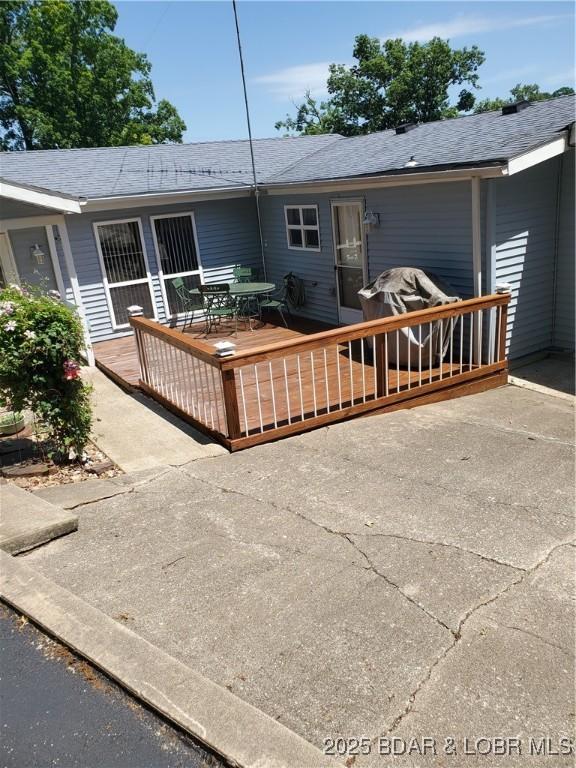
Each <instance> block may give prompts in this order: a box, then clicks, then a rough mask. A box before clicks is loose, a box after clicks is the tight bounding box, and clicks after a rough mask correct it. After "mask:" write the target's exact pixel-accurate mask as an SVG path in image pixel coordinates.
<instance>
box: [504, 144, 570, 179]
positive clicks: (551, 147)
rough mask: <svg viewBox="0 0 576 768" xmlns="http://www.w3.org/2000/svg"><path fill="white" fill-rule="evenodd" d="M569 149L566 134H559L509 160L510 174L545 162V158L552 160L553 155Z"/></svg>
mask: <svg viewBox="0 0 576 768" xmlns="http://www.w3.org/2000/svg"><path fill="white" fill-rule="evenodd" d="M566 149H567V142H566V136H559V137H558V138H557V139H554V140H553V141H549V142H547V143H546V144H542V145H541V146H540V147H536V149H531V150H530V151H529V152H523V153H522V154H521V155H517V156H516V157H513V158H512V159H511V160H509V161H508V175H509V176H512V175H513V174H515V173H520V171H524V170H526V168H531V167H532V166H533V165H538V163H543V162H544V161H545V160H550V158H551V157H556V155H561V154H562V153H563V152H565V151H566Z"/></svg>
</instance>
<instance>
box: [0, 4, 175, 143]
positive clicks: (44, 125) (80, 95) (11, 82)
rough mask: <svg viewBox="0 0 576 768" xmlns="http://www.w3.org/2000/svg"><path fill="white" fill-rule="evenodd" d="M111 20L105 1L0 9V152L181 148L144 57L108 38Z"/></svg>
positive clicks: (112, 14) (114, 18)
mask: <svg viewBox="0 0 576 768" xmlns="http://www.w3.org/2000/svg"><path fill="white" fill-rule="evenodd" d="M117 18H118V13H117V11H116V9H115V7H114V6H113V5H112V3H111V2H108V0H3V2H2V3H0V147H1V148H2V149H53V148H69V147H96V146H121V145H126V144H157V143H163V142H180V141H182V133H183V131H184V130H185V129H186V126H185V124H184V122H183V121H182V119H181V118H180V116H179V115H178V112H177V111H176V109H175V107H174V106H173V105H172V104H170V103H169V102H168V101H165V100H161V101H159V102H158V103H157V104H156V102H155V96H154V90H153V87H152V81H151V80H150V69H151V65H150V62H149V61H148V59H147V58H146V55H145V54H143V53H137V52H136V51H133V50H131V49H130V48H128V46H127V45H126V44H125V42H124V40H122V39H121V38H119V37H117V36H115V35H113V34H112V32H113V31H114V28H115V26H116V21H117Z"/></svg>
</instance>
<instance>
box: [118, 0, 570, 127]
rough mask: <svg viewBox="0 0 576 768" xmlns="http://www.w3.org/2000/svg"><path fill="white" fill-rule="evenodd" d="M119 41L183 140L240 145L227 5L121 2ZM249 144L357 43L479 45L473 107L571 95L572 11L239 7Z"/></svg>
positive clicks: (318, 87)
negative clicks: (179, 122) (174, 118)
mask: <svg viewBox="0 0 576 768" xmlns="http://www.w3.org/2000/svg"><path fill="white" fill-rule="evenodd" d="M115 5H116V7H117V9H118V12H119V19H118V24H117V26H116V30H115V32H116V34H118V35H120V36H121V37H123V38H124V39H125V40H126V43H127V44H128V45H129V46H130V47H131V48H134V49H135V50H137V51H140V52H144V53H146V54H147V55H148V57H149V59H150V61H151V63H152V81H153V84H154V89H155V92H156V97H157V98H158V99H160V98H166V99H168V100H169V101H171V102H172V103H173V104H174V105H175V106H176V107H177V109H178V111H179V112H180V114H181V116H182V117H183V119H184V121H185V122H186V125H187V131H186V134H185V136H184V140H185V141H210V140H217V139H236V138H245V137H246V135H247V127H246V117H245V109H244V98H243V93H242V81H241V76H240V66H239V59H238V50H237V44H236V31H235V26H234V15H233V10H232V3H231V0H220V1H214V2H191V1H190V0H172V1H171V2H166V1H164V2H159V1H157V0H119V2H116V3H115ZM238 16H239V23H240V34H241V39H242V48H243V52H244V65H245V71H246V79H247V87H248V99H249V105H250V114H251V121H252V132H253V135H254V136H255V137H266V136H278V135H281V134H280V133H279V132H278V131H276V130H275V128H274V123H275V122H276V120H278V119H282V118H284V117H285V115H286V113H292V114H293V113H294V112H295V109H294V102H298V101H299V100H301V98H302V97H303V95H304V93H305V91H306V90H307V89H308V90H310V91H311V92H312V94H313V95H315V96H317V97H320V98H321V97H322V96H325V95H326V93H325V83H326V74H327V70H328V65H329V64H330V63H331V62H334V63H341V64H350V63H351V62H352V48H353V43H354V37H355V36H356V35H358V34H362V33H365V34H368V35H370V36H372V37H378V38H380V39H386V38H388V37H402V38H403V39H405V40H418V41H425V40H429V39H430V38H431V37H433V36H435V35H438V36H440V37H442V38H448V39H449V40H450V42H451V44H452V46H453V47H458V48H460V47H463V46H468V47H469V46H471V45H474V44H476V45H478V46H479V47H480V49H481V50H483V51H484V52H485V54H486V61H485V63H484V64H483V65H482V67H481V68H480V70H479V74H480V84H481V86H482V88H481V89H480V90H479V91H477V97H478V98H479V99H481V98H486V97H495V96H506V95H508V92H509V90H510V88H512V87H513V86H514V85H516V84H517V83H519V82H522V83H538V84H539V85H540V87H541V88H542V89H543V90H554V89H556V88H558V87H560V86H563V85H571V86H572V87H574V77H575V76H574V5H573V3H572V2H536V1H534V2H524V1H522V0H518V1H517V2H496V1H490V0H483V1H482V2H435V1H434V0H427V1H425V2H410V0H403V2H384V1H382V0H375V1H374V2H349V1H348V2H347V1H346V0H342V1H340V2H334V1H332V0H324V1H323V2H308V1H307V0H293V1H292V2H276V1H273V0H261V1H259V2H253V1H252V0H238Z"/></svg>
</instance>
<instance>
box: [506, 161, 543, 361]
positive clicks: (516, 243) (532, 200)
mask: <svg viewBox="0 0 576 768" xmlns="http://www.w3.org/2000/svg"><path fill="white" fill-rule="evenodd" d="M557 179H558V160H557V159H556V158H554V159H553V160H549V161H548V162H546V163H542V164H541V165H538V166H536V167H534V168H530V169H528V170H526V171H523V172H522V173H519V174H517V175H515V176H512V177H510V178H508V179H498V180H496V181H494V182H493V183H494V190H495V204H496V225H495V241H496V272H495V282H506V283H510V285H511V286H512V299H511V303H510V310H509V320H508V333H507V339H508V342H507V344H508V352H509V355H510V358H511V359H514V358H519V357H523V356H524V355H529V354H533V353H535V352H538V351H540V350H543V349H547V348H548V347H550V345H551V343H552V317H553V304H554V242H555V226H556V213H555V211H556V193H557Z"/></svg>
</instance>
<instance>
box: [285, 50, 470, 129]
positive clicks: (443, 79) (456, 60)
mask: <svg viewBox="0 0 576 768" xmlns="http://www.w3.org/2000/svg"><path fill="white" fill-rule="evenodd" d="M353 55H354V58H355V59H356V63H355V64H353V65H352V66H350V67H348V66H345V65H343V64H331V65H330V69H329V76H328V83H327V85H328V94H329V98H328V100H326V101H323V102H318V101H316V100H315V99H313V98H312V97H311V96H310V94H309V93H307V94H306V97H305V100H304V102H303V103H302V104H300V105H299V106H297V111H296V115H295V116H294V117H292V116H290V115H287V116H286V118H285V119H284V120H280V121H278V122H277V123H276V128H277V129H279V130H280V129H287V130H288V131H290V132H292V131H293V132H296V133H303V134H315V133H340V134H342V135H344V136H355V135H358V134H364V133H371V132H372V131H381V130H384V129H386V128H391V127H393V126H396V125H400V124H402V123H425V122H429V121H431V120H439V119H442V118H446V117H455V116H457V115H458V114H459V113H460V112H462V111H469V110H470V109H472V107H473V106H474V100H475V98H474V94H473V92H472V91H471V90H470V88H466V87H463V88H462V89H461V90H460V93H459V95H458V98H457V100H456V102H455V103H450V98H449V88H450V87H451V86H470V87H471V88H477V87H478V74H477V71H478V68H479V67H480V65H481V64H482V63H483V61H484V53H483V52H482V51H481V50H480V49H479V48H478V47H477V46H475V45H474V46H472V47H471V48H460V49H455V48H452V47H451V46H450V44H449V43H448V41H446V40H441V39H440V38H438V37H435V38H433V39H432V40H430V41H429V42H427V43H406V42H404V41H403V40H400V39H396V40H386V41H385V42H383V43H380V41H379V40H378V39H377V38H374V37H369V36H368V35H358V37H356V40H355V44H354V51H353Z"/></svg>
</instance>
